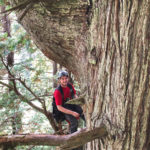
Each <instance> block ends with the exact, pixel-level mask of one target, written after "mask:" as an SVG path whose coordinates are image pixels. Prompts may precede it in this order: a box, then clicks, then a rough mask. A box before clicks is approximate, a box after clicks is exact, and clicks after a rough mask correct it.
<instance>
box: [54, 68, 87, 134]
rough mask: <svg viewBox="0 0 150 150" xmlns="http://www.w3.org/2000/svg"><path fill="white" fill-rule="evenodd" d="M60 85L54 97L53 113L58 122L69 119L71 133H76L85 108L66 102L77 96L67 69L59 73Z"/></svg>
mask: <svg viewBox="0 0 150 150" xmlns="http://www.w3.org/2000/svg"><path fill="white" fill-rule="evenodd" d="M58 80H59V83H60V85H59V86H58V87H57V88H56V90H55V92H54V98H53V115H54V118H55V119H56V121H57V122H60V121H63V120H67V121H68V122H69V123H70V133H74V132H76V131H77V128H78V119H79V117H81V118H82V119H83V120H85V119H84V115H83V110H82V108H81V107H80V106H78V105H75V104H66V102H67V101H68V100H70V99H72V98H77V95H76V91H75V89H74V87H73V85H71V84H70V83H69V76H68V72H67V71H60V72H59V74H58Z"/></svg>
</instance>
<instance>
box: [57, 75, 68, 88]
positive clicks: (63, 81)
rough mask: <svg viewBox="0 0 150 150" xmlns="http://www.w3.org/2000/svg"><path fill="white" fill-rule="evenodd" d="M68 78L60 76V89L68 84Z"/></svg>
mask: <svg viewBox="0 0 150 150" xmlns="http://www.w3.org/2000/svg"><path fill="white" fill-rule="evenodd" d="M68 80H69V78H68V77H66V76H62V77H61V78H60V79H59V81H60V84H61V86H62V87H66V86H67V83H68Z"/></svg>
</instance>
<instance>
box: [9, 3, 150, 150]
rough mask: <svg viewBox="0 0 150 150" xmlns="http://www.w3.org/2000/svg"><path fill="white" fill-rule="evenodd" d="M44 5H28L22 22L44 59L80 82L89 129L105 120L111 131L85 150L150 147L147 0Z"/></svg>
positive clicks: (149, 7)
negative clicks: (59, 66)
mask: <svg viewBox="0 0 150 150" xmlns="http://www.w3.org/2000/svg"><path fill="white" fill-rule="evenodd" d="M10 1H12V2H14V0H10ZM18 1H19V2H21V0H18ZM42 4H43V5H40V3H37V4H35V5H34V6H33V8H32V9H29V11H28V13H27V14H26V15H25V16H24V18H23V19H22V21H21V24H22V25H23V26H24V28H25V29H26V30H27V31H28V33H29V34H30V35H31V37H32V39H33V40H34V42H35V43H36V44H37V46H38V47H39V48H40V49H41V51H42V52H43V53H44V54H45V55H46V56H47V57H48V58H50V59H52V60H54V61H56V62H57V63H59V64H62V65H63V66H65V67H66V68H68V69H69V70H70V71H71V72H73V73H74V75H75V76H76V78H77V79H78V81H79V83H81V89H82V91H86V108H87V109H86V119H87V127H88V128H89V129H92V128H95V127H98V126H99V125H100V123H101V121H100V120H101V118H103V120H105V125H106V126H107V129H108V130H109V131H110V132H109V133H110V136H109V138H105V139H99V140H95V141H93V142H91V143H88V145H87V147H86V149H88V150H99V149H105V150H108V149H109V150H111V149H112V150H116V149H119V150H132V149H133V150H134V149H136V150H147V149H150V140H149V139H150V137H149V129H150V123H149V121H150V101H149V99H150V88H149V87H150V80H149V78H150V45H149V42H150V0H140V1H138V0H130V1H129V0H123V1H121V0H120V1H119V0H97V1H95V0H90V1H87V0H78V1H77V0H74V1H72V0H64V1H62V0H58V1H46V0H45V1H44V3H42ZM19 13H20V12H17V14H18V16H19Z"/></svg>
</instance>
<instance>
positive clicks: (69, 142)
mask: <svg viewBox="0 0 150 150" xmlns="http://www.w3.org/2000/svg"><path fill="white" fill-rule="evenodd" d="M106 135H107V131H106V128H105V126H104V125H101V127H97V128H95V129H92V130H88V129H83V130H81V131H77V132H75V133H73V134H69V135H48V134H29V135H11V136H0V145H48V146H60V148H61V149H65V150H69V149H70V148H75V147H79V146H81V145H84V144H86V143H87V142H89V141H92V140H94V139H96V138H102V137H105V136H106Z"/></svg>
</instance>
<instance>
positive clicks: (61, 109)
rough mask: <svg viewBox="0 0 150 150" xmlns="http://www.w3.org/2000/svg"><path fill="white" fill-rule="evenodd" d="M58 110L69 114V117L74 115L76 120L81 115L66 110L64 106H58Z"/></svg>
mask: <svg viewBox="0 0 150 150" xmlns="http://www.w3.org/2000/svg"><path fill="white" fill-rule="evenodd" d="M57 109H58V110H59V111H61V112H63V113H65V114H69V115H72V116H74V117H76V118H78V117H79V116H80V114H78V113H77V112H75V111H72V110H69V109H66V108H64V107H63V106H61V105H57Z"/></svg>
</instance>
